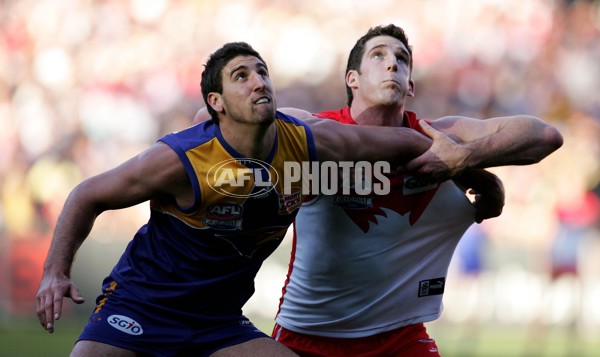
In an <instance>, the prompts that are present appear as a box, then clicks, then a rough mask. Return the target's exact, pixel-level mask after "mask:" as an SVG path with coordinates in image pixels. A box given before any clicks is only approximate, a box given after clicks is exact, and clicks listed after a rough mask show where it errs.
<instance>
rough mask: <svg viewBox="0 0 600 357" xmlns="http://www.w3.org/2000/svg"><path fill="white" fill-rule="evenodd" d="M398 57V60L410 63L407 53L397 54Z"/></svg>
mask: <svg viewBox="0 0 600 357" xmlns="http://www.w3.org/2000/svg"><path fill="white" fill-rule="evenodd" d="M396 59H397V60H398V62H402V63H404V64H408V56H407V55H406V54H401V55H399V56H397V57H396Z"/></svg>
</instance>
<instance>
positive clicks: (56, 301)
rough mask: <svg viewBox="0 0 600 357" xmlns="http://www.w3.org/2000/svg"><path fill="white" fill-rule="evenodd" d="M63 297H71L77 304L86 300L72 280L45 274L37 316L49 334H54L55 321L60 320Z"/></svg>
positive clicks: (39, 291) (39, 293)
mask: <svg viewBox="0 0 600 357" xmlns="http://www.w3.org/2000/svg"><path fill="white" fill-rule="evenodd" d="M63 297H70V298H71V299H72V300H73V301H74V302H75V303H77V304H82V303H83V302H84V301H85V300H84V299H83V296H81V294H80V293H79V290H78V289H77V287H76V286H75V284H74V283H73V282H72V281H71V279H70V278H68V277H66V276H64V275H62V276H52V275H50V276H49V275H47V274H46V273H44V277H43V278H42V282H41V283H40V288H39V290H38V293H37V316H38V319H39V320H40V323H41V324H42V327H44V328H45V329H46V330H47V331H48V332H50V333H53V332H54V320H58V319H60V316H61V313H62V301H63Z"/></svg>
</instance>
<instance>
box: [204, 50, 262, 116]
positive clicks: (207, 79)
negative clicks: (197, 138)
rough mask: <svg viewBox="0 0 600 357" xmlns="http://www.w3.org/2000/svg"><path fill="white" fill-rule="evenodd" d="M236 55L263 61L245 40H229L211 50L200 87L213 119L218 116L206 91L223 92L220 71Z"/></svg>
mask: <svg viewBox="0 0 600 357" xmlns="http://www.w3.org/2000/svg"><path fill="white" fill-rule="evenodd" d="M238 56H253V57H256V58H258V59H259V60H261V61H262V62H263V63H265V61H264V60H263V59H262V57H261V56H260V54H259V53H258V52H256V51H255V50H254V49H253V48H252V46H250V45H249V44H247V43H246V42H229V43H226V44H225V45H223V47H221V48H219V49H218V50H216V51H215V52H213V53H212V54H211V55H210V56H209V57H208V60H207V61H206V64H205V65H204V72H202V82H201V83H200V88H201V89H202V98H204V102H205V103H206V109H207V110H208V113H209V114H210V116H211V117H212V119H213V120H214V121H218V120H219V118H218V116H217V112H215V110H214V109H213V108H212V107H211V106H210V105H209V104H208V93H211V92H215V93H223V78H222V76H221V71H222V70H223V67H225V65H227V63H228V62H229V61H231V60H232V59H234V58H236V57H238ZM266 65H267V64H266V63H265V66H266Z"/></svg>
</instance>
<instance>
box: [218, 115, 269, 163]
mask: <svg viewBox="0 0 600 357" xmlns="http://www.w3.org/2000/svg"><path fill="white" fill-rule="evenodd" d="M219 126H220V129H221V134H222V135H223V138H224V139H225V141H227V143H228V144H229V145H231V147H232V148H234V149H235V150H236V151H237V152H239V153H240V154H241V155H242V156H244V157H246V158H251V159H258V160H264V159H266V158H267V157H268V155H269V154H270V153H271V150H272V148H273V142H274V141H275V134H276V132H277V129H276V126H275V123H273V122H272V123H261V124H255V123H240V122H235V121H221V123H220V124H219Z"/></svg>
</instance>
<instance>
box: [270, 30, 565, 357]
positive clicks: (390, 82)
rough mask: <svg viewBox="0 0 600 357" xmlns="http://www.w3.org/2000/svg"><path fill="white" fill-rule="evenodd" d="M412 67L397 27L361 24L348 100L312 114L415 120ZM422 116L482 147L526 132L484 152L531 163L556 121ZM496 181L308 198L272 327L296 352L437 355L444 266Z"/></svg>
mask: <svg viewBox="0 0 600 357" xmlns="http://www.w3.org/2000/svg"><path fill="white" fill-rule="evenodd" d="M411 70H412V50H411V48H410V46H409V44H408V40H407V38H406V36H405V34H404V32H403V30H402V29H400V28H398V27H396V26H394V25H389V26H386V27H376V28H373V29H370V30H369V31H368V32H367V34H365V36H363V37H362V38H361V39H359V40H358V41H357V43H356V45H355V47H354V48H353V50H352V51H351V53H350V56H349V60H348V67H347V69H346V85H347V93H348V104H349V107H347V108H344V109H341V110H338V111H329V112H323V113H320V114H317V115H316V116H318V117H322V118H329V119H333V120H336V121H339V122H342V123H346V124H361V125H365V124H367V125H380V126H403V127H411V128H414V129H416V130H421V128H420V126H419V124H418V123H419V120H418V119H416V116H415V114H414V113H411V112H408V111H405V108H404V107H405V100H406V98H407V97H411V96H413V94H414V83H413V82H412V80H411V77H410V73H411ZM284 111H286V110H284ZM286 112H287V113H288V114H292V115H295V116H297V117H303V115H304V116H310V114H309V113H304V114H303V113H302V112H300V111H297V110H294V109H288V110H287V111H286ZM431 125H432V126H433V127H434V128H436V129H438V130H440V131H443V132H444V133H446V134H448V135H450V136H451V137H453V138H454V139H455V140H457V141H460V142H465V141H466V142H469V141H472V140H488V138H489V136H488V135H489V134H491V133H502V134H500V136H501V137H502V135H504V136H503V138H500V139H499V140H498V141H496V142H494V143H492V141H489V146H486V147H489V148H490V149H492V150H493V148H494V147H495V146H496V145H497V144H498V143H503V144H506V143H507V142H510V141H514V143H515V144H516V143H523V142H527V141H529V145H525V146H526V147H528V148H530V149H533V150H532V151H529V152H528V153H526V152H524V151H517V150H512V151H511V150H510V149H508V150H507V151H506V155H502V156H501V157H500V156H496V157H490V160H489V161H488V162H487V166H486V167H490V166H498V165H510V164H530V163H535V162H537V161H539V160H541V159H542V158H544V157H546V156H547V155H548V154H550V153H551V152H553V151H554V150H556V149H557V148H558V147H560V145H561V144H562V137H561V136H560V134H559V133H558V132H557V131H556V129H555V128H554V127H552V126H550V125H548V124H546V123H543V122H542V121H540V120H537V119H536V118H532V117H528V116H515V117H505V118H492V119H487V120H476V119H471V118H464V117H445V118H441V119H437V120H434V121H432V122H431ZM497 139H498V137H497ZM382 145H385V143H382ZM434 146H435V145H434ZM510 146H511V145H507V147H510ZM435 151H436V150H435V148H432V149H430V150H429V152H428V153H427V154H426V155H423V156H422V157H420V158H417V159H415V160H414V161H413V162H412V163H410V164H409V165H408V166H407V169H410V170H416V171H417V173H421V174H425V175H428V174H432V173H435V172H436V167H435V161H430V160H431V159H432V158H434V157H435V155H430V154H432V153H435ZM434 176H435V175H434ZM467 179H471V181H470V182H469V181H468V180H467ZM496 179H497V178H496V177H495V176H494V175H492V174H490V173H487V172H485V171H482V172H478V173H475V172H473V173H472V175H471V176H470V177H469V176H467V175H465V176H463V177H462V181H458V180H455V181H457V182H460V183H461V184H462V186H461V187H459V186H458V185H457V184H455V182H453V181H444V182H442V183H438V182H436V181H432V180H429V179H423V178H422V177H418V176H395V177H390V180H391V182H392V190H391V193H390V194H388V195H387V196H376V195H369V196H364V195H356V194H350V195H334V196H319V197H317V198H314V199H313V200H310V201H307V202H305V203H304V204H303V205H302V208H301V209H300V211H299V214H298V216H297V217H296V221H295V224H294V242H293V248H292V256H291V261H290V268H289V273H288V280H287V281H286V284H285V287H284V292H283V296H282V298H281V304H280V310H279V312H278V314H277V317H276V325H275V328H274V330H273V334H272V336H273V337H274V338H275V339H276V340H278V341H280V342H281V343H283V344H285V345H286V346H288V347H289V348H291V349H292V350H294V351H295V352H296V353H298V354H300V355H303V356H350V355H351V356H398V355H402V356H411V357H415V356H439V353H438V350H437V345H436V344H435V341H434V340H433V339H431V338H430V337H429V336H428V334H427V332H426V330H425V327H424V325H423V323H424V322H428V321H432V320H435V319H437V318H438V317H439V316H440V314H441V313H442V296H443V295H442V294H443V292H444V287H445V281H446V275H447V271H448V266H449V263H450V260H451V257H452V255H453V252H454V249H455V247H456V245H457V244H458V241H459V240H460V238H461V236H462V235H463V233H464V232H465V231H466V229H467V228H468V227H469V226H470V225H471V224H472V223H474V222H476V221H477V222H481V220H482V219H483V218H490V217H493V216H495V215H498V214H500V212H501V209H502V204H503V191H502V187H501V184H499V183H498V181H496ZM468 189H474V190H475V191H477V192H486V194H487V196H483V195H477V196H476V200H475V203H474V204H472V203H471V202H470V201H469V200H468V198H467V197H466V195H465V190H468ZM485 199H488V200H489V201H487V202H486V201H485ZM494 203H496V205H495V206H494ZM486 204H487V205H490V206H491V207H488V209H489V210H487V211H486V209H485V208H486V207H485V206H486ZM476 212H477V214H479V215H480V216H476Z"/></svg>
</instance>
